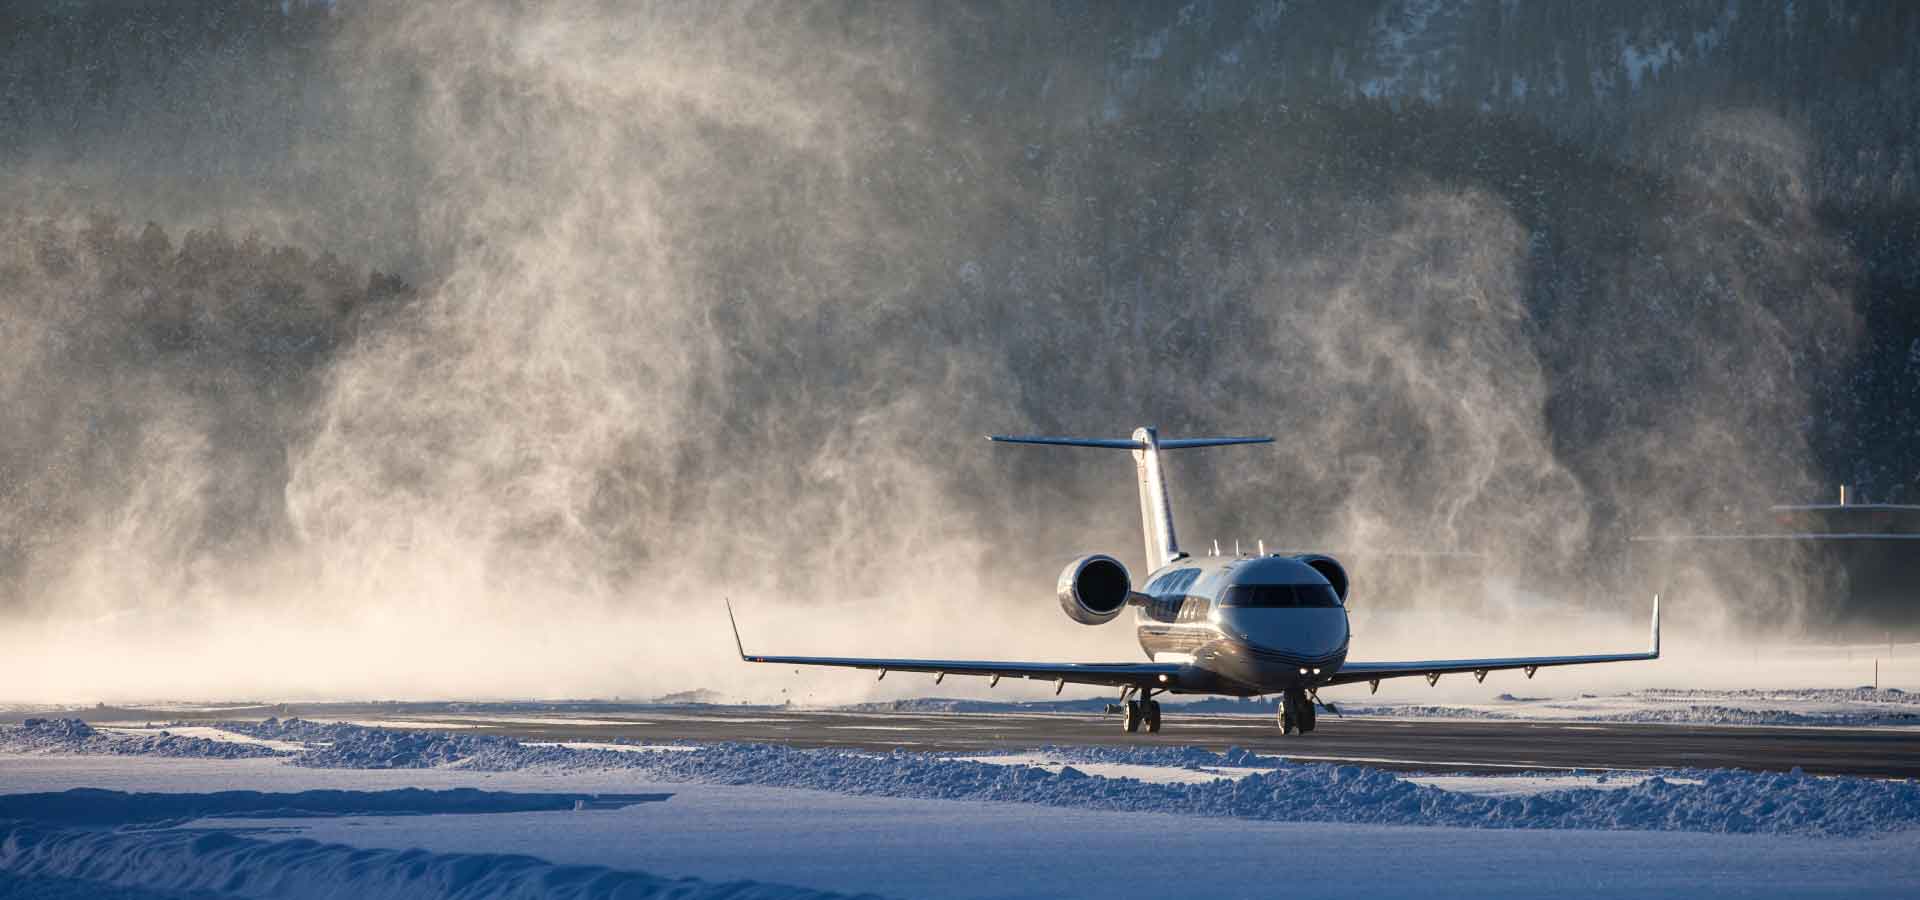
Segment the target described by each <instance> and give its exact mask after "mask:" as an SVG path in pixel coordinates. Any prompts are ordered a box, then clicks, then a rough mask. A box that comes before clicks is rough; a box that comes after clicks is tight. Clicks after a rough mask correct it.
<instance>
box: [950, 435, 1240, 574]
mask: <svg viewBox="0 0 1920 900" xmlns="http://www.w3.org/2000/svg"><path fill="white" fill-rule="evenodd" d="M987 440H990V441H1000V442H1002V443H1008V444H1051V445H1054V446H1057V447H1100V448H1103V449H1107V450H1132V451H1133V464H1134V469H1135V470H1136V471H1137V472H1138V473H1139V476H1140V528H1141V530H1142V531H1144V532H1145V533H1146V539H1147V564H1148V565H1149V566H1150V567H1152V568H1156V569H1157V568H1159V567H1161V566H1164V565H1166V564H1167V563H1169V562H1172V561H1173V560H1175V559H1178V558H1179V557H1180V556H1181V553H1180V539H1179V538H1177V537H1175V536H1174V533H1173V504H1172V502H1171V501H1169V500H1168V499H1167V478H1166V474H1165V470H1164V469H1162V468H1161V467H1160V451H1162V450H1187V449H1191V448H1194V447H1223V446H1226V445H1228V444H1270V443H1273V438H1270V437H1213V438H1170V439H1167V440H1161V439H1160V433H1159V432H1158V431H1156V430H1154V428H1153V427H1152V426H1142V427H1139V428H1135V429H1134V430H1133V437H1131V438H1121V439H1107V438H1072V437H1040V436H1035V435H1004V434H990V435H987Z"/></svg>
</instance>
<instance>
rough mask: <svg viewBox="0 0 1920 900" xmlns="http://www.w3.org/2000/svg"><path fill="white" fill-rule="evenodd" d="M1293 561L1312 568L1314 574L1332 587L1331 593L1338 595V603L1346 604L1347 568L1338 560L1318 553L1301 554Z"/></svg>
mask: <svg viewBox="0 0 1920 900" xmlns="http://www.w3.org/2000/svg"><path fill="white" fill-rule="evenodd" d="M1294 559H1297V560H1299V561H1301V562H1303V563H1306V564H1307V565H1309V566H1312V567H1313V570H1314V571H1315V572H1319V573H1320V574H1321V575H1322V576H1323V577H1325V578H1326V579H1327V583H1328V584H1330V585H1333V592H1334V593H1336V594H1339V595H1340V602H1341V603H1346V602H1347V567H1346V566H1343V565H1341V564H1340V561H1339V560H1337V559H1334V558H1333V557H1331V556H1323V555H1321V554H1318V553H1302V554H1300V555H1299V556H1296V557H1294Z"/></svg>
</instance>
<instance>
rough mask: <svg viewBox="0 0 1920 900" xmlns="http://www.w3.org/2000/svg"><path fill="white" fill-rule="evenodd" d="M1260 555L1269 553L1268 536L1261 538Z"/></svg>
mask: <svg viewBox="0 0 1920 900" xmlns="http://www.w3.org/2000/svg"><path fill="white" fill-rule="evenodd" d="M1260 555H1261V556H1265V555H1267V539H1266V538H1261V539H1260Z"/></svg>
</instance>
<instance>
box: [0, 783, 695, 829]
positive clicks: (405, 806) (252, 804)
mask: <svg viewBox="0 0 1920 900" xmlns="http://www.w3.org/2000/svg"><path fill="white" fill-rule="evenodd" d="M671 796H672V795H671V794H552V793H521V792H512V793H508V792H501V791H482V790H476V789H474V788H455V789H452V790H444V791H429V790H422V789H418V788H402V789H398V790H391V791H300V792H298V793H291V794H272V793H261V792H259V791H220V792H217V793H211V794H193V793H176V792H169V793H133V794H130V793H126V792H123V791H106V790H99V789H96V788H75V789H73V790H68V791H60V792H57V793H44V794H6V795H0V822H5V821H7V820H14V821H18V822H27V823H33V824H37V825H47V826H101V825H131V824H143V825H149V826H151V825H154V824H155V823H166V822H188V821H192V820H194V819H206V818H223V817H234V816H245V817H249V818H263V819H264V818H274V819H285V818H306V817H309V816H409V815H434V814H437V813H462V814H468V815H471V814H475V813H509V812H540V811H552V810H571V809H618V808H620V807H623V806H631V805H633V804H636V803H657V802H659V801H662V800H666V799H667V798H668V797H671Z"/></svg>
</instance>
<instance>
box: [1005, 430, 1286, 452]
mask: <svg viewBox="0 0 1920 900" xmlns="http://www.w3.org/2000/svg"><path fill="white" fill-rule="evenodd" d="M987 440H990V441H998V442H1000V443H1002V444H1050V445H1052V446H1055V447H1100V448H1104V449H1107V450H1145V449H1147V443H1146V442H1145V441H1136V440H1131V439H1128V438H1076V437H1045V436H1042V435H1032V434H990V435H987ZM1271 443H1273V438H1270V437H1211V438H1168V439H1166V440H1163V441H1161V442H1160V443H1159V447H1160V449H1162V450H1186V449H1190V448H1193V447H1225V446H1227V445H1229V444H1271Z"/></svg>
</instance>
